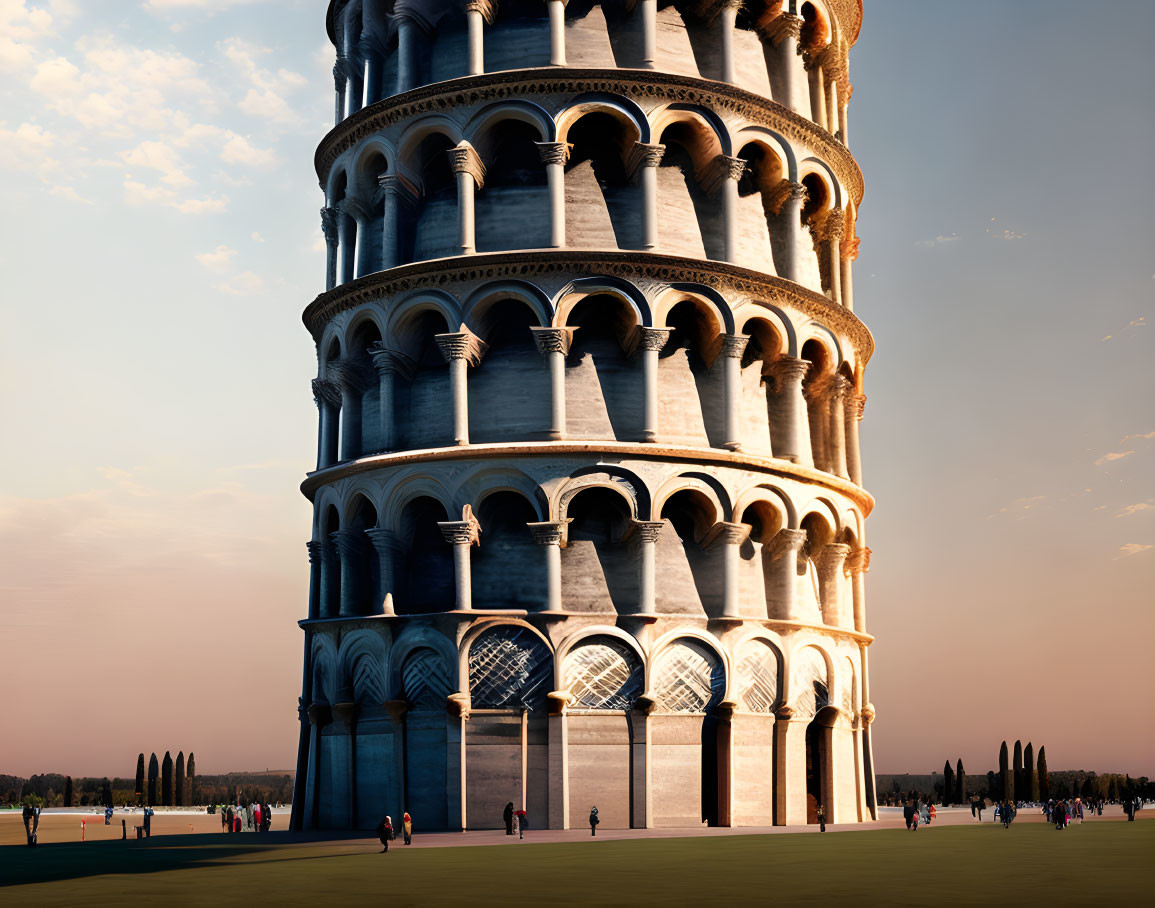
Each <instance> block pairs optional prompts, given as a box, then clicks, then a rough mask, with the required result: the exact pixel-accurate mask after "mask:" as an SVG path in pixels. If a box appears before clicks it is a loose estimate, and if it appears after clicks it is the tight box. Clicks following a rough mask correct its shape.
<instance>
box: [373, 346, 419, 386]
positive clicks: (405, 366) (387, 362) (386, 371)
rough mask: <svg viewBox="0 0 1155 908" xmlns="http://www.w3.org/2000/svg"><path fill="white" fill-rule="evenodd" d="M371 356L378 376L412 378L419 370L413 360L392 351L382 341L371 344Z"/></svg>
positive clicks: (396, 351)
mask: <svg viewBox="0 0 1155 908" xmlns="http://www.w3.org/2000/svg"><path fill="white" fill-rule="evenodd" d="M369 356H370V357H371V358H372V360H373V367H374V368H375V369H376V370H377V374H378V375H401V376H403V377H404V378H411V377H412V376H413V373H414V372H415V371H416V370H417V364H416V363H415V362H413V360H412V359H410V358H409V357H408V356H406V355H405V354H404V353H401V352H400V351H398V350H390V349H389V348H388V347H386V346H385V344H384V342H382V341H375V342H374V343H372V344H370V346H369Z"/></svg>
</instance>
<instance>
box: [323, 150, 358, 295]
mask: <svg viewBox="0 0 1155 908" xmlns="http://www.w3.org/2000/svg"><path fill="white" fill-rule="evenodd" d="M348 192H349V175H348V174H347V173H346V172H345V171H341V172H340V173H339V174H337V178H336V180H335V181H334V182H333V189H332V192H331V193H330V195H329V207H331V208H335V209H336V210H337V238H338V248H337V283H338V284H344V283H345V282H346V281H351V280H353V278H354V277H356V275H357V272H356V268H357V221H356V220H355V219H354V218H353V216H352V215H351V214H349V213H348V210H347V209H348V203H347V196H348Z"/></svg>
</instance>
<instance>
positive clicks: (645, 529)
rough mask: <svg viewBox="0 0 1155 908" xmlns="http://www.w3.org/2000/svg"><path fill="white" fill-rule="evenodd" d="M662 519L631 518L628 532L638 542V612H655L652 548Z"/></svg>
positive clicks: (664, 523) (655, 598)
mask: <svg viewBox="0 0 1155 908" xmlns="http://www.w3.org/2000/svg"><path fill="white" fill-rule="evenodd" d="M665 525H666V522H665V521H664V520H632V521H630V530H629V534H630V535H631V536H633V537H634V538H635V539H637V542H638V579H639V583H638V614H640V615H653V614H654V613H656V612H657V570H656V568H655V564H654V554H655V553H654V548H655V546H656V545H657V544H658V536H660V535H661V532H662V527H664V526H665Z"/></svg>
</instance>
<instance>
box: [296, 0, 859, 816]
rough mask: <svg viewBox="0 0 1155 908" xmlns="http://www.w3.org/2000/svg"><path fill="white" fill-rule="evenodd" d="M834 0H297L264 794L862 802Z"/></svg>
mask: <svg viewBox="0 0 1155 908" xmlns="http://www.w3.org/2000/svg"><path fill="white" fill-rule="evenodd" d="M861 15H862V10H861V4H860V2H859V0H808V2H801V0H745V2H742V0H703V2H696V0H675V2H669V0H613V2H608V0H607V2H603V3H598V2H594V0H569V2H568V3H567V2H566V0H499V2H491V0H332V2H331V3H330V4H329V9H328V14H327V20H326V21H327V27H328V32H329V37H330V39H331V40H332V42H333V44H334V46H335V48H336V65H335V66H334V69H333V73H334V81H335V88H336V105H335V107H336V109H335V120H336V123H335V125H334V127H333V129H332V130H331V131H330V132H329V133H328V135H326V136H325V137H324V139H323V140H322V141H321V144H320V147H319V148H318V150H317V153H316V168H317V174H318V177H319V178H320V185H321V188H322V189H323V191H324V208H323V209H322V211H321V222H322V227H323V230H324V235H325V239H326V244H327V250H328V257H327V269H326V275H325V279H326V286H325V291H324V292H323V293H321V294H320V295H319V296H318V297H317V298H316V299H315V300H314V301H313V302H312V303H310V304H309V306H308V307H307V308H306V309H305V313H304V322H305V326H306V327H307V329H308V330H309V332H310V334H311V335H312V337H313V339H314V341H315V342H316V349H317V370H318V371H317V378H316V380H315V381H314V382H313V395H314V398H315V400H316V403H317V406H318V409H319V437H318V450H317V466H316V470H315V471H314V472H311V473H309V474H308V476H307V478H306V479H305V482H304V484H303V486H302V490H303V492H304V494H305V495H306V496H307V497H308V499H309V500H310V501H311V502H312V503H313V506H314V518H313V529H312V537H311V541H310V542H309V543H308V549H309V558H310V562H311V568H312V571H311V579H310V587H309V602H308V616H307V618H305V619H303V620H302V621H301V622H300V624H301V627H302V628H303V630H304V637H305V641H304V642H305V652H304V672H303V681H302V694H301V701H300V723H301V737H300V752H299V753H300V755H299V759H298V772H297V788H296V793H295V800H294V818H293V824H294V826H295V827H296V828H372V827H373V826H375V825H376V824H377V823H378V822H379V820H380V819H381V817H382V815H384V814H391V815H392V816H393V817H394V819H395V820H396V818H397V817H398V816H399V815H400V814H401V813H403V812H404V811H406V810H407V811H409V812H410V813H411V814H412V815H413V817H414V820H415V823H416V824H417V826H418V828H420V829H425V830H430V829H477V828H486V827H496V826H500V825H501V824H502V822H503V820H502V813H503V809H504V808H505V806H506V804H508V803H511V802H512V804H513V805H514V807H515V809H516V808H524V809H525V810H526V811H527V813H528V816H529V819H530V822H531V823H532V824H534V825H535V826H537V827H543V826H548V827H550V828H569V827H576V826H580V825H583V824H584V823H585V821H586V817H587V816H588V814H589V812H590V808H591V807H592V806H595V805H596V806H597V807H598V808H599V812H600V816H601V821H602V825H603V827H610V828H612V827H640V828H646V827H654V826H699V825H701V824H703V823H705V824H709V825H722V826H725V825H745V826H768V825H771V824H776V825H783V824H800V823H812V822H815V821H816V819H817V814H818V810H819V808H820V807H821V808H822V810H823V811H824V813H825V818H826V820H827V821H828V822H840V823H845V822H855V821H865V820H869V819H872V818H873V817H874V814H875V796H874V770H873V765H872V758H871V743H870V723H871V719H872V718H873V716H874V709H873V707H872V706H871V704H870V697H869V685H868V673H867V649H868V646H869V644H870V642H871V640H872V637H871V636H870V635H869V633H868V632H867V628H866V607H865V594H864V576H863V575H864V573H865V572H866V570H867V567H868V563H869V556H870V549H868V548H867V547H866V540H865V536H864V520H865V517H866V515H867V514H868V513H869V512H870V509H871V507H872V505H873V500H872V499H871V497H870V496H869V495H868V494H867V492H866V491H865V490H864V488H863V482H862V470H861V462H860V458H859V444H858V424H859V419H860V418H861V416H862V406H863V403H864V401H865V397H864V396H863V393H862V386H863V373H864V369H865V366H866V363H867V361H868V360H869V358H870V356H871V353H872V351H873V342H872V339H871V336H870V333H869V332H868V331H867V329H866V327H865V326H864V325H863V323H862V322H861V321H859V319H858V318H857V317H856V315H855V314H854V306H853V295H852V290H851V287H852V284H851V273H852V264H851V263H852V262H853V261H854V259H855V258H856V255H857V248H858V240H857V237H856V234H855V222H856V214H857V208H858V205H859V203H860V201H861V199H862V194H863V182H862V176H861V173H860V172H859V169H858V167H857V165H856V163H855V161H854V158H853V157H852V156H851V154H850V151H849V150H848V147H847V142H848V126H847V102H848V101H849V98H850V94H851V86H850V82H849V78H848V52H849V48H850V47H851V45H852V44H853V43H854V41H855V39H856V37H857V35H858V30H859V25H860V21H861Z"/></svg>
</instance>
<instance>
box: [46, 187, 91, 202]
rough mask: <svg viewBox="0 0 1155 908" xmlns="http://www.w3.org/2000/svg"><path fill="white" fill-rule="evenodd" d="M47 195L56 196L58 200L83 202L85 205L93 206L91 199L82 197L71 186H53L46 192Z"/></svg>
mask: <svg viewBox="0 0 1155 908" xmlns="http://www.w3.org/2000/svg"><path fill="white" fill-rule="evenodd" d="M48 194H49V195H52V196H56V197H57V198H58V199H68V201H70V202H83V203H84V204H85V205H91V204H93V202H92V199H86V198H84V196H82V195H81V194H80V193H79V192H77V191H76V190H75V189H74V188H73V187H71V186H60V185H57V186H53V187H52V188H51V189H49V190H48Z"/></svg>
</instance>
